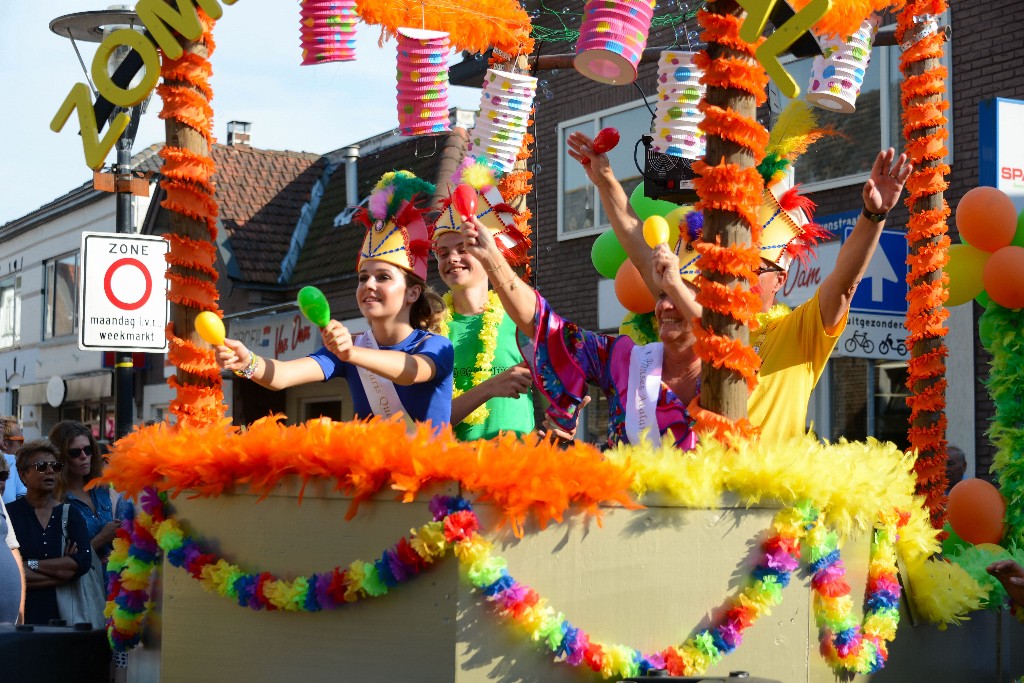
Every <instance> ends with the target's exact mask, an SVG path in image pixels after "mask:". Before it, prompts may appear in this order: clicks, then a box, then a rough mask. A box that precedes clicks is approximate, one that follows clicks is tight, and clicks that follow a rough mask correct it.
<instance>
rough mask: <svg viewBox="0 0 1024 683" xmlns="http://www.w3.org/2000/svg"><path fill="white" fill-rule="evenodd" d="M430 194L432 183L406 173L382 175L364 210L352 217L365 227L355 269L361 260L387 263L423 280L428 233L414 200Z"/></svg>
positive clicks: (428, 243) (428, 241)
mask: <svg viewBox="0 0 1024 683" xmlns="http://www.w3.org/2000/svg"><path fill="white" fill-rule="evenodd" d="M433 192H434V186H433V185H432V184H431V183H428V182H427V181H425V180H422V179H420V178H417V177H416V176H415V175H413V174H412V173H410V172H409V171H393V172H391V173H385V174H384V175H383V176H382V177H381V179H380V180H379V181H378V182H377V184H376V185H375V186H374V188H373V191H372V192H371V193H370V199H369V201H368V202H367V208H363V209H360V210H359V211H357V212H356V215H355V220H357V221H359V222H360V223H362V224H363V225H365V226H366V237H365V238H364V239H363V246H362V247H361V248H360V249H359V259H358V262H357V264H356V267H357V268H359V267H360V265H361V264H362V262H363V260H364V259H375V260H378V261H386V262H388V263H391V264H393V265H396V266H398V267H399V268H402V269H404V270H407V271H409V272H410V273H412V274H413V275H416V276H417V277H419V278H420V279H421V280H426V279H427V260H428V257H429V256H430V232H429V230H428V229H427V224H426V223H425V222H424V221H423V213H424V212H423V210H422V209H420V208H417V206H416V201H417V200H418V199H423V198H425V197H429V196H430V195H431V194H433Z"/></svg>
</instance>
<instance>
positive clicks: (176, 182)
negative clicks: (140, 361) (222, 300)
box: [157, 12, 225, 427]
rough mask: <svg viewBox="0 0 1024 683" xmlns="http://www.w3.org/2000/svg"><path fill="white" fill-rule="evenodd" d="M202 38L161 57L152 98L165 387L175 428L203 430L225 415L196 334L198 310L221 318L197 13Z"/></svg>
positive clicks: (211, 364)
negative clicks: (162, 256)
mask: <svg viewBox="0 0 1024 683" xmlns="http://www.w3.org/2000/svg"><path fill="white" fill-rule="evenodd" d="M199 17H200V20H201V21H202V23H203V35H202V37H201V38H200V39H199V40H198V41H196V42H187V43H185V44H184V45H183V48H184V54H183V55H182V56H181V58H180V59H177V60H171V59H168V58H167V57H166V56H165V57H164V60H163V64H162V68H161V70H160V74H161V76H162V77H163V83H162V84H161V85H160V86H159V87H158V88H157V92H158V93H159V94H160V97H161V98H162V99H163V104H164V106H163V109H162V110H161V112H160V118H162V119H164V120H166V121H167V144H166V145H165V146H164V148H163V149H162V150H161V151H160V156H161V157H162V158H163V160H164V166H163V170H162V175H163V177H164V179H163V180H162V181H161V184H160V185H161V187H162V188H163V190H164V191H165V193H166V199H165V200H164V202H163V204H161V206H163V207H164V208H165V209H168V210H169V211H170V212H171V232H170V233H168V234H165V235H164V239H166V240H167V241H168V242H170V244H171V250H170V253H169V254H168V256H167V263H168V271H167V278H168V280H170V289H169V292H168V298H169V299H170V301H171V323H170V324H169V325H168V326H167V339H168V346H169V350H168V358H169V359H170V361H171V362H172V363H173V364H174V366H175V367H176V368H178V371H177V374H176V376H174V377H171V378H170V379H169V380H168V384H169V385H170V386H171V387H173V388H174V389H175V392H176V396H175V400H174V401H172V402H171V406H170V408H171V412H172V413H173V414H174V415H175V417H176V418H177V420H178V423H179V424H182V425H189V426H192V427H202V426H205V425H209V424H211V423H213V422H216V421H218V420H220V419H221V418H223V416H224V411H225V407H224V394H223V391H222V383H221V379H220V371H219V369H218V368H217V364H216V362H215V360H214V355H213V350H212V349H211V348H210V347H209V346H208V345H207V344H205V343H204V342H202V341H201V340H200V339H199V336H198V335H197V334H196V332H195V318H196V315H197V314H198V313H199V312H200V311H214V312H216V313H220V310H219V308H218V306H217V284H216V283H217V270H216V268H215V267H214V263H215V261H216V249H215V247H214V240H215V239H216V236H217V202H216V201H215V200H214V198H213V194H214V188H213V184H212V183H211V181H210V178H211V176H212V175H213V173H214V165H213V159H212V157H211V156H210V145H211V144H212V143H213V132H212V131H213V128H212V126H213V109H212V108H211V107H210V99H211V97H212V96H213V91H212V90H211V89H210V83H209V78H210V74H211V73H212V70H211V68H210V62H209V60H208V59H207V58H208V57H209V55H210V54H211V53H212V52H213V49H214V44H213V37H212V35H211V31H212V30H213V21H212V20H211V19H210V18H209V17H208V16H206V15H205V14H204V13H203V12H200V13H199Z"/></svg>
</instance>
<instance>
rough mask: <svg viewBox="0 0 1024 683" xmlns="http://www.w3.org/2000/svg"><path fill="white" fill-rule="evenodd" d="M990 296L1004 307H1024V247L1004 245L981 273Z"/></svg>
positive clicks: (993, 255)
mask: <svg viewBox="0 0 1024 683" xmlns="http://www.w3.org/2000/svg"><path fill="white" fill-rule="evenodd" d="M981 277H982V281H983V282H984V283H985V291H986V292H988V297H989V298H990V299H991V300H992V301H995V302H996V303H997V304H999V305H1000V306H1002V307H1003V308H1024V247H1003V248H1002V249H1000V250H998V251H997V252H995V253H994V254H992V255H991V256H989V257H988V261H987V262H986V263H985V269H984V270H983V271H982V273H981Z"/></svg>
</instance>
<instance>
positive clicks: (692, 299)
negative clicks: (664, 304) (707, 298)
mask: <svg viewBox="0 0 1024 683" xmlns="http://www.w3.org/2000/svg"><path fill="white" fill-rule="evenodd" d="M651 258H652V260H653V264H652V266H651V279H652V280H653V281H654V285H655V287H657V289H656V290H655V291H656V292H658V293H660V292H664V293H665V295H666V296H667V297H668V298H669V299H670V300H671V301H672V304H673V305H674V306H675V307H676V308H677V309H679V310H680V311H681V312H682V313H683V314H685V316H686V319H687V320H693V319H694V318H700V316H701V313H702V312H703V310H704V308H703V307H702V306H701V305H700V304H698V303H697V288H696V287H694V286H692V285H690V284H689V283H686V282H684V281H683V278H682V277H681V276H680V275H679V257H678V256H676V254H675V252H673V251H672V250H671V249H669V248H668V245H667V244H659V245H658V246H657V247H656V248H655V249H654V251H653V252H651Z"/></svg>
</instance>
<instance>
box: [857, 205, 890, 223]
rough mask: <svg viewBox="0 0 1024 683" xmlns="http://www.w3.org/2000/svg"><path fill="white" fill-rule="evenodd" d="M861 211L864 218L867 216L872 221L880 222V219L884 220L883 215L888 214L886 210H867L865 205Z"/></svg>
mask: <svg viewBox="0 0 1024 683" xmlns="http://www.w3.org/2000/svg"><path fill="white" fill-rule="evenodd" d="M863 213H864V218H867V219H868V220H869V221H871V222H872V223H881V222H882V221H884V220H885V217H886V216H888V215H889V212H888V211H886V212H885V213H871V212H870V211H868V207H866V206H865V207H864V212H863Z"/></svg>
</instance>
